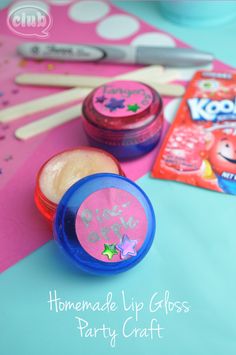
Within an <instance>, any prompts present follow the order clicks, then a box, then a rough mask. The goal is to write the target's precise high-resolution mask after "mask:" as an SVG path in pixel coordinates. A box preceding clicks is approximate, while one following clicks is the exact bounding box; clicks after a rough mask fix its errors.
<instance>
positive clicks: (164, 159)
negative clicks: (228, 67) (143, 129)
mask: <svg viewBox="0 0 236 355" xmlns="http://www.w3.org/2000/svg"><path fill="white" fill-rule="evenodd" d="M152 175H153V177H156V178H161V179H168V180H176V181H179V182H184V183H186V184H191V185H195V186H199V187H203V188H207V189H211V190H215V191H219V192H225V193H229V194H236V74H233V73H229V72H228V73H221V72H218V73H217V72H206V71H201V72H197V73H196V74H195V76H194V77H193V79H192V81H191V82H190V84H189V86H188V89H187V91H186V94H185V96H184V98H183V100H182V102H181V104H180V107H179V109H178V112H177V115H176V118H175V121H174V123H173V124H172V126H171V128H170V130H169V132H168V134H167V136H166V138H165V141H164V143H163V145H162V147H161V150H160V153H159V155H158V157H157V159H156V162H155V164H154V167H153V170H152Z"/></svg>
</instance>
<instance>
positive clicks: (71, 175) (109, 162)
mask: <svg viewBox="0 0 236 355" xmlns="http://www.w3.org/2000/svg"><path fill="white" fill-rule="evenodd" d="M96 173H113V174H117V175H121V176H125V174H124V172H123V171H122V169H121V167H120V164H119V162H118V161H117V160H116V159H115V158H114V157H113V156H112V155H111V154H109V153H107V152H105V151H103V150H101V149H97V148H91V147H79V148H75V149H71V150H66V151H63V152H61V153H59V154H56V155H54V156H53V157H51V158H50V159H49V160H47V161H46V162H45V163H44V164H43V166H42V167H41V168H40V170H39V172H38V175H37V180H36V189H35V194H34V199H35V203H36V206H37V208H38V209H39V211H40V212H41V214H42V215H43V216H44V217H45V218H46V219H47V220H48V221H49V222H50V223H51V222H52V220H53V218H54V215H55V212H56V209H57V205H58V203H59V202H60V200H61V198H62V196H63V195H64V193H65V192H66V191H67V190H68V189H69V188H70V187H71V186H72V185H73V184H74V183H75V182H77V181H79V180H80V179H82V178H84V177H86V176H89V175H93V174H96Z"/></svg>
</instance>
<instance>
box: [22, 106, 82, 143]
mask: <svg viewBox="0 0 236 355" xmlns="http://www.w3.org/2000/svg"><path fill="white" fill-rule="evenodd" d="M80 115H81V104H77V105H74V106H72V107H70V108H67V109H65V110H62V111H60V112H57V113H54V114H52V115H49V116H46V117H44V118H41V119H40V120H37V121H35V122H32V123H29V124H27V125H24V126H22V127H20V128H18V129H17V130H16V131H15V136H16V137H17V138H18V139H22V140H26V139H28V138H32V137H34V136H36V135H38V134H40V133H43V132H46V131H48V130H50V129H52V128H54V127H57V126H60V125H62V124H63V123H65V122H68V121H71V120H73V119H75V118H78V117H79V116H80Z"/></svg>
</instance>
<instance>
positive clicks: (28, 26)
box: [7, 5, 52, 38]
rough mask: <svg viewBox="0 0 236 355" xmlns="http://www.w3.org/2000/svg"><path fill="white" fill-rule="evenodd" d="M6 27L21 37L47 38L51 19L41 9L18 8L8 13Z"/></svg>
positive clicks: (33, 7) (30, 7) (34, 7)
mask: <svg viewBox="0 0 236 355" xmlns="http://www.w3.org/2000/svg"><path fill="white" fill-rule="evenodd" d="M7 25H8V28H9V29H10V30H11V31H12V32H13V33H15V34H17V35H19V36H22V37H41V38H47V37H48V36H49V33H48V31H49V29H50V28H51V26H52V18H51V16H50V15H49V14H48V13H47V12H46V10H45V9H43V8H41V7H38V6H33V5H32V6H19V7H14V8H13V9H12V10H11V11H10V12H9V13H8V17H7Z"/></svg>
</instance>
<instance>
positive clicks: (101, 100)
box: [96, 95, 107, 104]
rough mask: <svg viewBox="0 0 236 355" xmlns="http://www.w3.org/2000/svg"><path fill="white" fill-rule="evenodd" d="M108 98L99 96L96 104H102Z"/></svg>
mask: <svg viewBox="0 0 236 355" xmlns="http://www.w3.org/2000/svg"><path fill="white" fill-rule="evenodd" d="M106 99H107V98H106V97H105V96H104V95H102V96H98V97H96V102H98V103H99V104H102V103H103V102H104V101H105V100H106Z"/></svg>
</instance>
